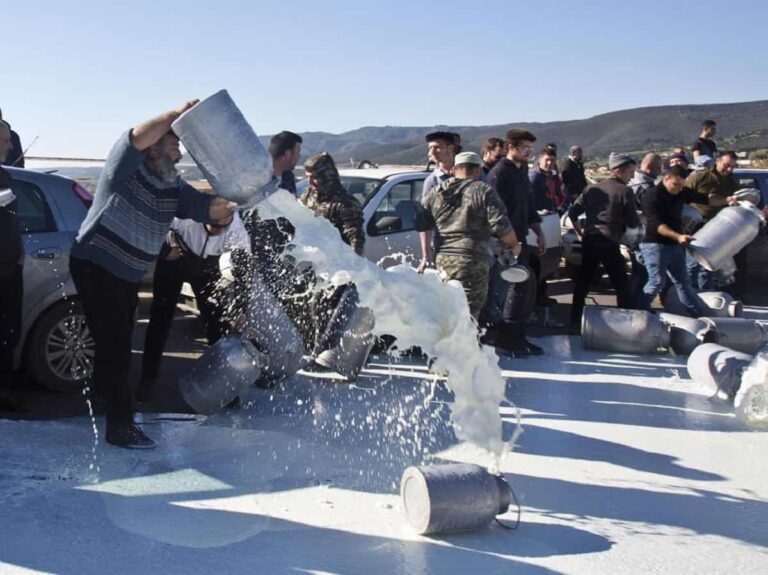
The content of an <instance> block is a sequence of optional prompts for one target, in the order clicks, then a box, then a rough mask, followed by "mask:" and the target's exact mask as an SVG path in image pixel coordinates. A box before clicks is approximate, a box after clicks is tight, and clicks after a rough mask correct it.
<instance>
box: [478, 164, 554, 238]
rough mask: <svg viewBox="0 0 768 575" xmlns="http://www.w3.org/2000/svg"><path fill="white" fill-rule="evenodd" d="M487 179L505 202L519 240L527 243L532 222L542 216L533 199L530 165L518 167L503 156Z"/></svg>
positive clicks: (536, 221)
mask: <svg viewBox="0 0 768 575" xmlns="http://www.w3.org/2000/svg"><path fill="white" fill-rule="evenodd" d="M487 181H488V183H489V184H490V185H491V187H492V188H493V189H494V190H496V193H497V194H499V197H500V198H501V201H502V202H504V207H505V208H507V215H508V216H509V221H510V222H512V229H514V230H515V235H516V236H517V240H518V241H519V242H522V243H525V237H526V236H527V235H528V228H529V227H530V226H531V225H532V224H538V223H541V217H540V216H539V214H538V213H537V212H536V207H535V206H534V205H533V202H532V201H531V182H530V180H529V179H528V165H527V164H524V165H523V167H522V168H518V167H517V166H516V165H515V163H514V162H512V161H511V160H509V159H507V158H502V159H501V160H499V162H498V163H497V164H496V165H495V166H494V167H493V169H492V170H491V172H490V173H489V174H488V180H487Z"/></svg>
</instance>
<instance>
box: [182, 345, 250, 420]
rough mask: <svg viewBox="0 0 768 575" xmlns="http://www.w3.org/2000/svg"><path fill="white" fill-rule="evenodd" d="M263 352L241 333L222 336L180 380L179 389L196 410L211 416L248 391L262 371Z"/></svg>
mask: <svg viewBox="0 0 768 575" xmlns="http://www.w3.org/2000/svg"><path fill="white" fill-rule="evenodd" d="M261 363H262V355H261V353H260V352H259V351H258V350H257V349H256V347H255V346H254V345H253V343H252V342H251V341H249V340H248V339H246V338H243V337H241V336H239V335H230V336H226V337H223V338H221V339H220V340H219V341H217V342H216V343H215V344H214V345H212V346H211V347H209V348H208V349H207V350H205V353H204V354H203V355H202V356H201V357H200V359H198V360H197V361H196V362H195V365H194V367H192V369H191V370H190V371H189V372H188V373H186V374H185V375H183V376H182V377H181V378H180V379H179V390H180V391H181V395H182V397H183V398H184V401H186V402H187V403H188V404H189V406H190V407H192V409H194V410H195V411H196V412H197V413H202V414H204V415H212V414H214V413H216V412H218V411H219V410H220V409H221V408H222V407H224V406H225V405H227V404H228V403H230V402H231V401H232V400H234V399H235V398H236V397H239V396H241V395H244V394H245V393H247V391H248V389H249V387H250V386H251V385H252V384H253V382H254V381H256V379H258V377H259V374H260V373H261V366H260V364H261Z"/></svg>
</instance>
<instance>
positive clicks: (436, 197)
mask: <svg viewBox="0 0 768 575" xmlns="http://www.w3.org/2000/svg"><path fill="white" fill-rule="evenodd" d="M482 165H483V162H482V160H481V159H480V156H478V155H477V154H475V153H474V152H464V153H461V154H458V155H457V156H456V159H455V164H454V172H453V177H452V178H450V179H449V180H447V181H445V182H443V183H441V184H440V185H439V186H438V187H437V188H435V190H434V193H432V194H430V196H429V197H428V198H427V199H426V201H425V202H424V209H423V210H422V211H421V212H420V213H419V215H418V216H417V218H416V229H417V230H418V231H420V232H421V231H424V232H427V234H429V232H430V230H433V229H436V230H437V231H438V232H439V234H440V244H439V245H438V246H436V250H437V257H436V258H435V262H436V264H437V268H438V269H439V270H440V271H442V272H443V273H444V274H445V275H446V276H447V278H448V279H455V280H458V281H459V282H460V283H461V285H462V286H463V287H464V292H465V293H466V294H467V301H468V302H469V313H470V314H471V315H472V317H473V318H475V320H477V318H478V316H479V315H480V311H481V310H482V309H483V305H485V299H486V297H487V294H488V274H489V271H490V246H491V237H492V236H495V237H497V238H499V239H501V241H502V242H503V243H504V244H505V245H506V246H507V247H509V248H510V249H511V250H512V252H513V253H514V254H515V255H516V256H517V255H519V254H520V249H521V246H520V243H519V242H518V241H517V236H516V235H515V232H514V230H513V229H512V224H511V222H510V221H509V218H508V217H507V210H506V209H505V207H504V204H503V203H502V201H501V199H500V198H499V196H498V194H496V192H495V191H494V190H493V188H492V187H491V186H489V185H488V184H486V183H485V182H483V181H481V180H480V179H479V178H480V176H481V173H482V171H481V167H482ZM422 246H423V247H422V250H423V251H425V252H427V253H423V254H422V255H423V261H424V262H428V261H430V258H429V255H430V254H429V253H428V251H429V242H426V243H423V244H422ZM424 246H426V247H424ZM423 269H424V266H423V265H422V266H421V267H420V268H419V271H423Z"/></svg>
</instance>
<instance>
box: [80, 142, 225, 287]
mask: <svg viewBox="0 0 768 575" xmlns="http://www.w3.org/2000/svg"><path fill="white" fill-rule="evenodd" d="M144 156H145V152H141V151H139V150H137V149H136V148H134V147H133V145H132V144H131V132H130V131H128V132H126V133H125V134H123V135H122V136H121V138H120V139H119V140H118V142H117V143H116V144H115V146H114V147H113V148H112V151H111V152H110V153H109V156H108V157H107V161H106V163H105V164H104V169H103V170H102V172H101V176H100V177H99V183H98V185H97V187H96V195H95V196H94V197H93V204H92V205H91V207H90V209H89V210H88V214H87V215H86V217H85V220H84V221H83V223H82V225H81V226H80V231H79V232H78V234H77V237H76V238H75V242H74V244H73V245H72V251H71V257H73V258H77V259H82V260H88V261H91V262H93V263H95V264H97V265H99V266H101V267H103V268H104V269H106V270H107V271H109V272H110V273H112V274H113V275H115V276H117V277H118V278H120V279H122V280H124V281H127V282H131V283H138V282H140V281H141V279H142V278H143V277H144V276H145V275H146V273H147V270H148V269H149V266H150V265H151V264H152V262H154V261H155V258H156V257H157V254H158V253H160V248H161V247H162V245H163V241H164V240H165V234H166V233H167V232H168V228H169V227H170V225H171V221H172V220H173V218H174V217H179V218H182V219H187V218H188V219H193V220H196V221H199V222H209V221H210V217H209V209H210V203H211V198H212V197H213V196H212V195H211V194H206V193H203V192H199V191H197V190H195V189H194V188H193V187H192V186H190V185H189V184H187V183H186V182H185V181H183V180H182V179H181V178H177V179H176V181H175V182H171V183H169V182H163V181H162V180H159V179H158V178H155V177H154V176H152V174H150V173H149V171H148V170H147V168H146V166H145V165H144Z"/></svg>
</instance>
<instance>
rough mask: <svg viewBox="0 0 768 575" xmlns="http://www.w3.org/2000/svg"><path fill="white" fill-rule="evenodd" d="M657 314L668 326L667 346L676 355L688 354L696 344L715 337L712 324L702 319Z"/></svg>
mask: <svg viewBox="0 0 768 575" xmlns="http://www.w3.org/2000/svg"><path fill="white" fill-rule="evenodd" d="M658 315H659V319H660V320H661V321H662V322H663V323H664V324H666V325H668V326H670V336H669V346H670V348H671V349H672V351H674V352H675V353H676V354H678V355H690V354H691V352H692V351H693V350H694V349H696V347H697V346H699V345H700V344H702V343H710V342H714V341H715V339H716V337H717V335H716V332H715V328H714V326H713V325H712V324H710V323H708V322H705V321H704V320H701V319H696V318H692V317H688V316H683V315H675V314H671V313H665V312H662V313H660V314H658Z"/></svg>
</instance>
